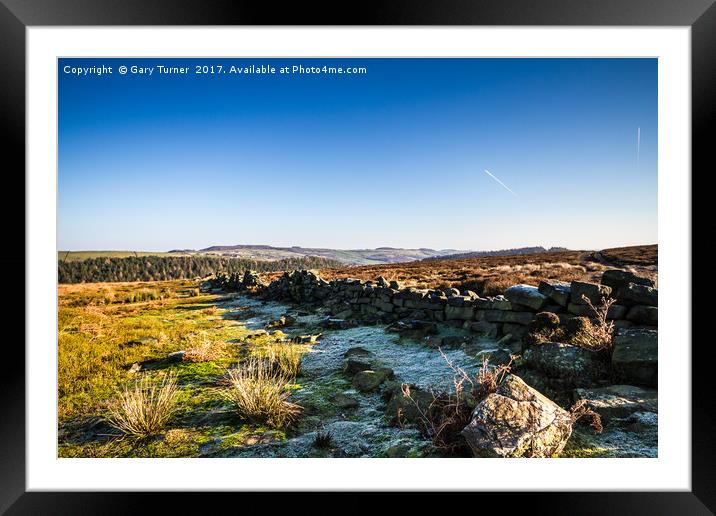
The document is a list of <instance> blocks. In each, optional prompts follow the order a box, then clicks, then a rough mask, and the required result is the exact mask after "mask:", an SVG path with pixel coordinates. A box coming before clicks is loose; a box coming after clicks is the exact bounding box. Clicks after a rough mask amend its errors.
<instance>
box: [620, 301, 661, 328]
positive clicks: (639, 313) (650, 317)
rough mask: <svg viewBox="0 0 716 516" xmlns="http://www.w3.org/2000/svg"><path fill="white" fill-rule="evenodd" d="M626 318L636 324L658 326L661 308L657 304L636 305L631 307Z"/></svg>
mask: <svg viewBox="0 0 716 516" xmlns="http://www.w3.org/2000/svg"><path fill="white" fill-rule="evenodd" d="M626 318H627V320H628V321H631V322H633V323H636V324H644V325H646V326H657V325H658V324H659V309H658V308H657V307H655V306H646V305H636V306H633V307H631V308H630V309H629V313H627V314H626Z"/></svg>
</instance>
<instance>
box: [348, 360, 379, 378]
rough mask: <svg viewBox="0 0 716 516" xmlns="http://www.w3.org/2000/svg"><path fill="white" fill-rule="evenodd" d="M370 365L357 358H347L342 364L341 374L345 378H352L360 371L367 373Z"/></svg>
mask: <svg viewBox="0 0 716 516" xmlns="http://www.w3.org/2000/svg"><path fill="white" fill-rule="evenodd" d="M371 367H372V366H371V363H370V362H368V361H367V360H361V359H359V358H347V359H346V360H345V361H344V362H343V374H345V375H346V376H354V375H355V374H358V373H360V372H361V371H368V370H369V369H371Z"/></svg>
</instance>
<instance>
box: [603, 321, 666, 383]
mask: <svg viewBox="0 0 716 516" xmlns="http://www.w3.org/2000/svg"><path fill="white" fill-rule="evenodd" d="M658 360H659V337H658V333H657V331H656V330H649V329H643V328H628V329H623V330H619V331H617V334H616V336H615V337H614V350H613V352H612V368H613V369H614V372H615V373H616V374H617V376H618V377H619V378H620V379H621V380H623V381H626V382H627V383H633V384H635V385H644V386H647V387H656V386H657V382H658V375H657V370H658Z"/></svg>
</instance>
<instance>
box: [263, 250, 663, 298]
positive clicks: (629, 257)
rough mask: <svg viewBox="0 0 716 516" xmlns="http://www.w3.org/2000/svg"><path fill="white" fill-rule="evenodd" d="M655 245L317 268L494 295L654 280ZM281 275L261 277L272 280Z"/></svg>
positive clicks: (326, 273) (328, 273)
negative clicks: (523, 287) (629, 274)
mask: <svg viewBox="0 0 716 516" xmlns="http://www.w3.org/2000/svg"><path fill="white" fill-rule="evenodd" d="M657 254H658V248H657V246H656V245H650V246H634V247H624V248H618V249H608V250H604V251H601V252H600V253H597V252H592V251H561V252H550V253H537V254H523V255H513V256H489V257H481V258H467V259H459V260H430V261H418V262H409V263H398V264H386V265H369V266H358V267H341V268H336V269H323V270H321V271H320V273H321V276H322V277H323V278H325V279H327V280H331V279H335V278H359V279H363V280H375V279H377V278H378V277H379V276H383V277H385V278H386V279H387V280H388V281H392V280H397V281H399V282H401V283H402V284H403V285H404V286H413V287H418V288H442V287H454V288H458V289H460V290H472V291H474V292H477V293H478V294H480V295H497V294H501V293H502V292H504V289H505V288H507V287H509V286H511V285H515V284H518V283H527V284H530V285H537V284H538V283H539V282H540V281H541V280H557V281H567V282H569V281H574V280H577V281H596V282H598V281H599V279H600V278H601V275H602V272H604V270H606V269H608V268H613V267H618V268H626V269H629V270H633V271H635V272H638V273H639V274H641V275H645V276H648V277H650V278H652V279H654V280H656V279H657V274H658V273H657V268H658V262H657ZM280 274H281V273H271V274H266V278H267V279H274V278H276V277H278V276H280Z"/></svg>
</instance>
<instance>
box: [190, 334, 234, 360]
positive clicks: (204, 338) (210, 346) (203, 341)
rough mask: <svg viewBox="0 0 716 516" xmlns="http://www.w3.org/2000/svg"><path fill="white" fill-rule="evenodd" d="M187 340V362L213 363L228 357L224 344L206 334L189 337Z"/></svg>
mask: <svg viewBox="0 0 716 516" xmlns="http://www.w3.org/2000/svg"><path fill="white" fill-rule="evenodd" d="M187 340H188V344H189V345H188V346H187V348H186V350H185V352H184V358H183V360H184V361H185V362H211V361H213V360H217V359H219V358H221V357H223V356H225V355H226V350H225V345H224V343H223V342H221V341H216V340H212V339H210V338H209V336H208V335H207V334H206V333H205V332H202V333H199V334H194V335H189V336H188V337H187Z"/></svg>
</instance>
